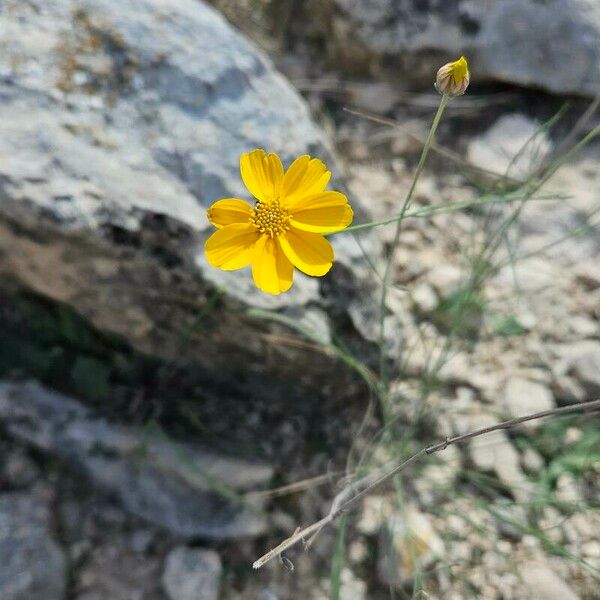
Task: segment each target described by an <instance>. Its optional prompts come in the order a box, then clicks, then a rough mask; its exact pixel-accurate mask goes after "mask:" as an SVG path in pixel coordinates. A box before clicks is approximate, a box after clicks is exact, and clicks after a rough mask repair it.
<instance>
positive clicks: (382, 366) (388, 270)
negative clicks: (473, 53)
mask: <svg viewBox="0 0 600 600" xmlns="http://www.w3.org/2000/svg"><path fill="white" fill-rule="evenodd" d="M448 100H450V96H448V95H446V94H444V95H443V96H442V99H441V101H440V105H439V107H438V109H437V112H436V113H435V117H434V118H433V123H432V125H431V129H430V130H429V134H428V135H427V139H426V140H425V145H424V146H423V151H422V152H421V158H420V159H419V164H418V165H417V169H416V170H415V174H414V177H413V180H412V183H411V186H410V188H409V190H408V193H407V194H406V198H405V199H404V204H403V205H402V209H401V210H400V213H399V214H398V221H397V223H396V230H395V233H394V240H393V242H392V247H391V249H390V256H389V257H388V261H387V263H386V265H385V271H384V274H383V283H382V290H381V301H380V303H379V351H380V358H379V374H380V380H381V381H380V384H381V395H382V396H381V397H382V404H383V405H385V401H384V400H385V398H386V396H387V391H386V390H387V369H386V352H385V307H386V303H387V292H388V287H389V284H390V278H391V274H392V264H393V262H394V256H395V253H396V248H397V246H398V242H399V240H400V233H401V231H402V222H403V220H404V216H405V215H406V211H407V210H408V207H409V206H410V202H411V200H412V197H413V194H414V191H415V188H416V186H417V182H418V181H419V177H420V176H421V172H422V171H423V167H424V166H425V161H426V159H427V155H428V154H429V150H430V148H431V144H432V142H433V140H434V138H435V133H436V131H437V128H438V125H439V124H440V120H441V119H442V115H443V114H444V109H445V108H446V105H447V104H448ZM384 410H385V406H384Z"/></svg>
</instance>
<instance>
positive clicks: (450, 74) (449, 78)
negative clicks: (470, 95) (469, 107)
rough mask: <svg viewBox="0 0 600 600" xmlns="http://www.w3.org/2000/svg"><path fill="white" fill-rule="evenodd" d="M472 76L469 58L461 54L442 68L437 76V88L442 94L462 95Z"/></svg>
mask: <svg viewBox="0 0 600 600" xmlns="http://www.w3.org/2000/svg"><path fill="white" fill-rule="evenodd" d="M470 77H471V74H470V73H469V65H468V63H467V59H466V58H465V57H464V56H461V57H460V58H459V59H458V60H455V61H454V62H450V63H448V64H445V65H444V66H443V67H441V68H440V70H439V71H438V72H437V77H436V78H435V89H436V90H437V91H438V92H439V93H440V94H447V95H448V96H462V95H463V94H464V93H465V91H466V89H467V87H468V86H469V79H470Z"/></svg>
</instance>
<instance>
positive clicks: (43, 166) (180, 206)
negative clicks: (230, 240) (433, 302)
mask: <svg viewBox="0 0 600 600" xmlns="http://www.w3.org/2000/svg"><path fill="white" fill-rule="evenodd" d="M0 38H1V40H2V48H3V51H2V53H0V96H1V103H2V108H1V111H0V280H1V281H3V282H4V285H9V284H10V285H11V286H14V287H16V288H17V289H25V290H28V291H33V292H35V293H37V294H40V295H43V296H45V297H48V298H50V299H52V300H56V301H60V302H63V303H66V304H68V305H70V306H72V307H73V308H75V310H76V311H77V312H78V313H79V314H81V315H83V316H84V317H85V318H86V319H88V320H89V321H90V322H91V323H92V324H93V325H95V326H96V327H97V328H99V329H100V330H102V331H105V332H108V333H111V334H117V335H118V336H120V337H122V338H124V339H125V340H126V341H128V342H129V343H130V344H132V345H133V346H134V347H135V348H136V349H138V350H140V351H142V352H145V353H148V354H151V355H155V356H156V355H158V356H160V357H163V358H168V359H172V358H180V359H187V360H190V361H191V362H195V363H196V364H197V365H199V366H200V367H201V368H202V367H204V368H206V369H207V370H208V371H209V372H210V373H213V374H214V375H215V376H217V375H219V374H220V375H221V376H223V378H225V379H227V378H228V379H229V380H231V379H232V378H233V375H234V374H235V373H238V374H239V373H244V374H249V373H252V372H253V373H258V374H259V376H260V375H261V374H262V373H263V372H264V371H268V372H269V373H270V375H271V377H272V378H273V379H275V380H276V379H277V377H278V375H281V380H284V379H285V374H283V371H284V370H285V369H289V368H290V367H289V365H290V364H291V362H292V360H293V356H294V352H293V351H292V350H290V349H289V348H288V349H287V350H286V352H287V353H288V354H286V356H288V358H287V359H286V360H282V359H281V356H280V354H279V352H280V351H279V350H278V349H277V348H275V349H274V350H273V349H270V350H269V349H267V346H269V345H271V346H272V342H270V341H268V340H267V339H266V338H265V337H261V336H260V335H259V333H260V332H264V329H265V324H264V322H263V321H258V320H257V318H256V317H255V316H254V317H252V316H249V315H248V309H249V308H252V307H254V308H256V307H259V308H263V309H276V310H278V311H280V312H283V313H285V314H287V315H288V316H289V317H291V318H293V319H295V320H296V321H297V322H298V323H303V324H304V325H307V326H310V327H311V328H312V329H314V330H316V331H318V332H319V335H321V336H322V337H323V338H324V339H327V336H328V334H329V328H330V325H331V319H332V318H334V319H337V320H338V321H339V322H340V323H344V324H345V326H346V329H347V330H349V331H350V332H351V335H354V330H355V328H356V327H358V328H362V329H363V335H370V334H372V333H373V332H372V331H371V332H370V333H369V325H368V324H369V322H370V320H369V319H368V318H367V317H368V314H367V313H366V312H365V310H364V307H365V306H367V307H368V306H369V297H370V296H369V292H368V286H367V285H366V279H365V278H368V276H369V269H368V267H367V266H366V263H365V262H364V260H363V258H362V255H361V254H360V250H359V249H358V247H357V246H356V245H355V243H354V240H353V239H352V238H351V237H349V236H348V235H346V236H344V235H341V236H335V240H334V243H335V247H336V252H337V259H338V261H337V263H336V265H335V267H334V269H333V271H332V273H331V274H330V275H329V277H328V278H327V279H326V281H325V282H323V281H322V280H317V279H314V278H309V277H305V276H302V275H297V277H296V283H295V285H294V287H293V288H292V290H291V291H290V292H289V293H287V294H285V295H282V296H281V297H269V296H267V295H265V294H263V293H262V292H259V291H258V290H256V289H255V288H254V286H253V284H252V281H251V276H250V275H249V273H242V274H240V273H237V272H236V273H225V272H222V271H218V270H216V269H213V268H211V267H210V266H209V265H208V264H207V262H206V260H205V258H204V253H203V242H204V240H205V239H206V238H207V236H208V235H209V234H210V233H211V230H212V227H211V226H210V225H209V223H208V221H207V219H206V216H205V209H206V207H208V206H209V205H210V204H211V203H212V202H213V201H215V200H216V199H218V198H220V197H223V196H237V195H242V196H244V195H245V194H246V193H245V191H244V189H243V186H242V183H241V181H240V177H239V169H238V160H239V155H240V154H241V153H242V152H244V151H247V150H249V149H252V148H255V147H264V148H268V149H270V150H273V151H276V152H279V153H280V154H281V155H282V157H283V159H284V162H289V161H290V160H291V159H292V158H293V157H295V156H297V155H299V154H302V153H304V152H310V153H313V154H316V155H319V156H320V157H322V158H324V159H325V160H326V161H329V163H330V164H332V165H333V166H334V167H335V157H334V156H333V155H332V153H331V151H330V149H329V146H328V142H327V140H326V138H325V137H324V136H323V135H322V133H321V131H320V130H319V128H318V127H317V126H316V125H315V124H314V123H313V122H312V121H311V118H310V115H309V112H308V110H307V107H306V105H305V104H304V102H303V100H302V99H301V97H300V96H299V95H298V94H297V93H296V92H295V91H294V90H293V89H292V87H291V86H290V85H289V83H288V82H287V81H286V80H285V79H284V78H283V77H282V76H281V75H279V74H278V73H277V72H276V71H275V70H274V68H273V66H272V65H271V63H270V62H269V60H268V59H267V58H265V56H263V55H262V54H261V53H260V52H259V51H257V50H256V49H255V48H254V47H252V46H251V45H250V44H249V43H248V42H247V41H246V40H245V39H244V38H243V37H242V36H241V35H240V34H239V33H237V32H236V31H235V30H234V29H233V28H232V27H231V26H230V25H229V24H228V23H227V22H226V21H225V20H224V19H223V18H222V17H221V16H220V15H219V14H218V13H217V12H216V11H215V10H214V9H212V8H210V7H208V6H206V5H205V4H204V3H203V2H200V1H198V0H120V1H119V2H115V1H114V0H82V1H80V2H77V3H74V2H72V1H71V0H32V1H31V2H20V1H19V0H9V1H8V2H5V3H3V6H2V10H1V11H0ZM355 207H356V205H355ZM356 208H357V209H359V207H356ZM357 212H358V214H360V210H358V211H357ZM373 304H374V303H373ZM330 307H335V311H332V310H331V309H330ZM365 315H366V316H365ZM352 320H354V326H352V325H350V327H348V324H351V323H352V322H353V321H352ZM200 321H201V323H200V326H199V325H198V324H199V322H200ZM373 323H374V321H373ZM336 329H338V330H341V329H343V328H342V327H336ZM198 332H199V333H198ZM290 353H291V355H290ZM297 355H298V356H302V355H303V354H302V352H301V351H297ZM304 355H306V352H304ZM290 356H291V358H290ZM311 358H312V359H313V363H316V362H320V363H322V362H323V361H314V355H311ZM299 366H300V364H299V362H298V363H296V364H295V365H294V367H293V369H294V372H298V368H299Z"/></svg>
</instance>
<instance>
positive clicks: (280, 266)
mask: <svg viewBox="0 0 600 600" xmlns="http://www.w3.org/2000/svg"><path fill="white" fill-rule="evenodd" d="M252 276H253V277H254V283H255V284H256V287H257V288H259V289H261V290H262V291H263V292H266V293H267V294H281V292H286V291H287V290H289V289H290V288H291V287H292V280H293V277H294V267H293V265H292V263H291V262H290V261H289V260H288V258H287V257H286V256H285V254H284V253H283V251H282V250H281V247H280V246H279V240H278V239H277V238H272V237H269V236H268V235H263V236H262V237H261V238H260V239H259V240H258V242H257V244H256V249H255V251H254V257H253V259H252Z"/></svg>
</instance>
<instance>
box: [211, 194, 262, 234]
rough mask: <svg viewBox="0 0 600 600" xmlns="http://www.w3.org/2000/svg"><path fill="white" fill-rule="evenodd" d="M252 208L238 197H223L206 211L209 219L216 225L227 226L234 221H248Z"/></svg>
mask: <svg viewBox="0 0 600 600" xmlns="http://www.w3.org/2000/svg"><path fill="white" fill-rule="evenodd" d="M251 210H252V209H251V208H250V205H249V204H248V203H247V202H244V201H243V200H239V199H238V198H223V200H218V201H217V202H215V203H214V204H213V205H212V206H211V207H210V208H209V209H208V211H207V212H206V215H207V216H208V220H209V221H210V222H211V223H212V224H213V225H214V226H215V227H219V228H221V227H225V226H227V225H231V224H232V223H248V221H249V220H250V215H251Z"/></svg>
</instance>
